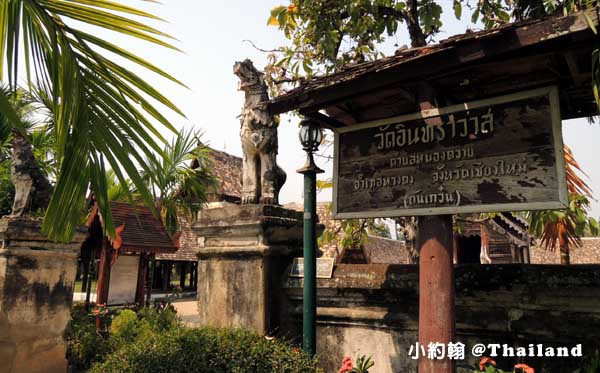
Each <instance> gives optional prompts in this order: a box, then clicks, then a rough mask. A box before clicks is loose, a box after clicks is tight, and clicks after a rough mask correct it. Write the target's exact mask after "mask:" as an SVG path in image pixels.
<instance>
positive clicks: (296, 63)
mask: <svg viewBox="0 0 600 373" xmlns="http://www.w3.org/2000/svg"><path fill="white" fill-rule="evenodd" d="M443 3H446V2H442V1H435V0H419V1H417V0H318V1H315V0H291V1H290V2H289V4H287V5H280V6H276V7H274V8H273V9H272V10H271V14H270V16H269V18H268V21H267V24H268V25H270V26H275V27H277V28H278V29H279V30H280V31H282V32H283V34H284V35H285V37H286V38H287V39H288V40H289V43H288V45H285V46H282V47H280V48H277V49H275V50H272V51H270V52H271V54H270V55H269V64H268V66H267V67H266V69H265V70H266V73H267V74H266V75H267V80H268V81H269V83H270V86H271V89H272V91H274V92H275V93H280V92H281V91H282V87H283V85H284V84H286V83H293V84H295V83H297V82H299V81H301V79H303V78H304V77H311V76H313V75H315V74H329V73H332V72H335V71H339V70H340V69H342V68H343V67H344V66H346V65H348V64H350V63H360V62H364V61H371V60H374V59H377V58H379V57H381V56H382V53H381V45H382V43H383V42H384V41H385V40H386V39H387V38H389V37H392V36H395V35H397V34H398V33H400V32H401V31H400V29H401V28H402V27H403V28H405V30H406V32H408V35H409V37H410V40H411V45H412V47H422V46H425V45H426V44H427V43H429V42H431V41H433V40H434V39H435V37H436V36H437V35H438V34H439V33H440V32H441V31H442V30H443V26H444V25H443V23H442V13H443V11H444V8H443V7H442V6H441V5H442V4H443ZM448 3H450V2H449V1H448ZM599 3H600V2H599V1H598V0H565V1H557V0H486V1H469V0H452V2H451V4H452V9H453V12H454V16H455V17H456V18H457V19H463V18H467V19H468V20H469V21H470V22H471V23H473V24H477V23H479V22H481V24H483V26H484V27H485V28H493V27H497V26H500V25H503V24H505V23H507V22H511V21H520V20H525V19H532V18H541V17H544V16H547V15H551V14H555V13H558V14H568V13H573V12H576V11H579V10H582V9H591V8H595V7H596V6H598V5H599ZM465 9H466V10H468V12H465V11H464V10H465ZM467 13H468V14H467ZM599 58H600V53H598V51H596V52H594V64H595V65H594V66H595V67H594V78H593V81H594V82H599V81H600V59H599ZM595 92H596V94H598V89H597V85H595ZM596 101H597V102H599V103H600V98H599V97H598V96H597V100H596Z"/></svg>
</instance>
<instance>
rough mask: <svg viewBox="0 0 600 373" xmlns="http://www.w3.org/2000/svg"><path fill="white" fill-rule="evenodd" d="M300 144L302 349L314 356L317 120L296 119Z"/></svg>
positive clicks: (318, 137)
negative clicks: (303, 160)
mask: <svg viewBox="0 0 600 373" xmlns="http://www.w3.org/2000/svg"><path fill="white" fill-rule="evenodd" d="M299 138H300V143H301V144H302V148H303V149H304V151H305V152H306V163H305V164H304V166H303V167H302V168H301V169H299V170H298V173H300V174H303V175H304V288H303V317H302V348H303V350H304V351H306V352H307V353H309V354H311V355H314V354H315V353H316V351H317V343H316V329H317V326H316V321H317V256H316V253H317V231H316V228H317V174H320V173H323V172H324V171H323V170H321V169H320V168H319V167H317V165H316V164H315V160H314V158H313V153H314V152H316V151H317V150H318V149H319V145H321V141H322V140H323V130H322V129H321V127H319V126H318V125H317V123H315V122H313V121H311V120H309V119H303V120H302V121H301V122H300V133H299Z"/></svg>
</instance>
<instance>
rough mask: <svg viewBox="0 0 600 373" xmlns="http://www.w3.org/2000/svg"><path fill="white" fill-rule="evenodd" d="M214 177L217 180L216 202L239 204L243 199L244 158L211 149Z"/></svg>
mask: <svg viewBox="0 0 600 373" xmlns="http://www.w3.org/2000/svg"><path fill="white" fill-rule="evenodd" d="M210 157H211V161H212V170H213V175H214V176H215V178H216V179H217V193H216V194H217V196H215V197H216V198H214V199H215V200H216V201H228V202H237V201H239V200H241V197H242V158H240V157H237V156H235V155H232V154H229V153H225V152H222V151H219V150H214V149H210Z"/></svg>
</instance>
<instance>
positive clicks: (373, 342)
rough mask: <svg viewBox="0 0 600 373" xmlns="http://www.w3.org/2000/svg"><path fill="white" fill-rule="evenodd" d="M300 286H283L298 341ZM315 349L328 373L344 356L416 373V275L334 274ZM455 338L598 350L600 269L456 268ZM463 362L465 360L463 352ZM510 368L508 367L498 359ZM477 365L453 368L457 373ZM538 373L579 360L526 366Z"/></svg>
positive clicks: (362, 268) (347, 269)
mask: <svg viewBox="0 0 600 373" xmlns="http://www.w3.org/2000/svg"><path fill="white" fill-rule="evenodd" d="M301 286H302V281H301V279H297V278H288V279H287V280H286V282H285V288H286V293H287V295H288V297H289V299H290V308H289V309H286V310H284V312H287V313H289V315H290V318H289V321H290V324H289V325H287V329H286V330H285V331H284V332H283V333H284V334H285V332H288V333H292V335H296V336H298V337H300V336H301V334H298V331H299V330H300V329H299V328H300V325H301V313H302V288H301ZM318 287H319V289H318V305H319V308H318V310H317V314H318V330H317V336H318V340H317V349H318V354H319V355H320V359H321V362H322V364H323V367H324V369H325V371H326V372H330V371H336V370H337V369H338V368H339V365H340V363H341V360H342V358H343V357H344V356H353V357H356V356H358V355H361V354H365V355H370V356H373V358H374V360H375V362H376V366H375V367H374V369H373V370H372V372H373V373H387V372H393V373H398V372H402V373H408V372H416V362H415V360H412V359H411V358H409V356H408V351H409V347H410V345H411V344H413V343H415V342H416V341H417V327H418V296H419V294H418V269H417V267H416V266H409V265H376V264H372V265H337V266H336V267H335V270H334V274H333V278H332V279H319V280H318ZM456 320H457V324H456V326H457V339H458V340H459V341H461V342H463V343H465V344H467V352H468V348H469V347H470V346H472V345H473V344H475V343H509V344H511V345H525V346H526V345H528V344H529V343H544V344H565V345H574V344H577V343H582V344H583V353H584V355H585V354H586V353H590V352H591V351H592V350H593V348H596V347H598V345H599V342H598V340H597V336H598V335H600V266H570V267H568V266H567V267H565V266H560V267H559V266H542V265H520V264H506V265H479V264H474V265H463V266H459V267H457V269H456ZM467 357H469V354H468V353H467ZM496 360H497V361H498V363H499V365H501V366H503V367H505V368H507V369H508V368H509V367H510V366H511V365H510V363H511V362H512V361H508V360H507V359H502V358H497V359H496ZM477 361H478V359H476V358H473V357H470V358H469V359H468V360H467V361H466V362H462V364H458V372H471V370H468V369H466V368H465V366H466V365H469V366H472V365H473V364H474V363H476V362H477ZM527 362H528V363H531V364H532V365H534V366H535V367H536V372H551V373H556V372H571V371H573V370H574V369H575V368H576V367H577V365H578V363H579V361H578V360H577V359H562V358H560V359H559V358H554V359H530V360H527Z"/></svg>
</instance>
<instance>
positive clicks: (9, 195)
mask: <svg viewBox="0 0 600 373" xmlns="http://www.w3.org/2000/svg"><path fill="white" fill-rule="evenodd" d="M14 196H15V187H14V186H13V184H12V182H11V181H10V161H9V160H8V159H5V160H0V216H4V215H8V214H10V212H11V210H12V204H13V198H14Z"/></svg>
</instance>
